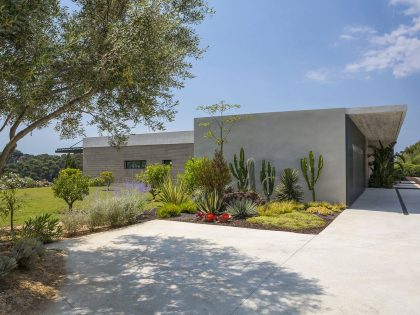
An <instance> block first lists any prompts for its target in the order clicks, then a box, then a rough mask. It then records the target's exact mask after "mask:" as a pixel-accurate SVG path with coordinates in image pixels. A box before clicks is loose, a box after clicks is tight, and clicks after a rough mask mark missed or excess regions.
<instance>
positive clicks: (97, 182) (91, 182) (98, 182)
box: [89, 177, 105, 187]
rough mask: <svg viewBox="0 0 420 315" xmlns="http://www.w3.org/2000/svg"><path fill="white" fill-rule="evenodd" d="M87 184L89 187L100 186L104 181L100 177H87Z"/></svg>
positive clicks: (103, 184)
mask: <svg viewBox="0 0 420 315" xmlns="http://www.w3.org/2000/svg"><path fill="white" fill-rule="evenodd" d="M89 186H90V187H100V186H105V182H104V180H103V179H102V178H100V177H90V178H89Z"/></svg>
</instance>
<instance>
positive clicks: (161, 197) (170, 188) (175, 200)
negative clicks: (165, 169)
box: [156, 176, 189, 205]
mask: <svg viewBox="0 0 420 315" xmlns="http://www.w3.org/2000/svg"><path fill="white" fill-rule="evenodd" d="M188 199H189V196H188V192H187V189H186V187H185V185H184V184H183V182H182V181H180V182H179V183H174V182H173V180H172V178H171V176H168V177H167V178H166V180H165V181H164V182H163V184H162V186H161V187H160V192H159V194H158V195H157V197H156V200H157V201H160V202H163V203H172V204H175V205H180V204H182V203H184V202H187V201H188Z"/></svg>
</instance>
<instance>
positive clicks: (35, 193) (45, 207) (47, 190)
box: [0, 187, 107, 226]
mask: <svg viewBox="0 0 420 315" xmlns="http://www.w3.org/2000/svg"><path fill="white" fill-rule="evenodd" d="M104 189H105V188H104V187H91V188H90V195H93V194H95V193H104V194H105V193H107V192H105V191H103V190H104ZM18 196H19V197H20V198H21V201H22V207H21V208H20V209H19V210H18V211H17V212H15V215H14V223H15V224H16V225H19V224H22V223H24V222H25V220H27V219H29V218H30V217H34V216H37V215H40V214H43V213H51V214H53V215H54V216H56V217H58V215H59V214H60V213H62V212H63V211H65V210H66V209H67V204H66V203H65V201H64V200H63V199H60V198H56V197H54V194H53V192H52V190H51V187H42V188H26V189H19V190H18ZM85 203H86V201H83V202H80V201H77V202H76V203H75V204H74V208H80V207H83V205H84V204H85ZM9 221H10V218H9V217H7V218H5V219H4V220H3V219H1V220H0V226H6V225H9V224H10V222H9Z"/></svg>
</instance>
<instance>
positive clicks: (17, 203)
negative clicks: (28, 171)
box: [0, 173, 22, 232]
mask: <svg viewBox="0 0 420 315" xmlns="http://www.w3.org/2000/svg"><path fill="white" fill-rule="evenodd" d="M21 187H22V185H21V179H20V177H19V175H18V174H15V173H9V174H5V175H3V176H1V178H0V216H2V217H7V216H8V215H10V230H11V231H12V232H13V230H14V226H13V218H14V214H15V212H16V211H17V210H19V208H20V207H21V206H22V202H21V199H20V198H19V197H18V196H17V189H18V188H21Z"/></svg>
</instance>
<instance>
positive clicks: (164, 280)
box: [49, 235, 325, 314]
mask: <svg viewBox="0 0 420 315" xmlns="http://www.w3.org/2000/svg"><path fill="white" fill-rule="evenodd" d="M78 241H79V240H71V244H70V246H69V248H70V251H71V253H70V255H69V263H68V265H69V268H70V271H69V272H70V275H69V277H68V281H67V283H66V285H65V286H64V288H63V290H62V295H63V299H62V300H61V301H58V302H57V303H56V304H55V305H53V306H52V307H51V308H50V312H49V314H52V313H60V314H63V313H67V314H70V313H71V314H93V313H94V314H105V313H106V314H153V313H160V314H170V313H171V314H172V313H188V314H231V313H232V312H234V311H235V310H236V308H237V307H239V306H240V305H241V303H242V302H243V300H244V299H246V298H247V297H249V296H250V295H251V294H252V293H254V291H255V290H257V289H259V290H257V291H256V293H257V294H254V295H253V296H252V303H243V305H242V306H241V311H240V313H241V314H243V313H244V310H245V311H246V312H249V313H254V312H255V313H258V314H262V313H277V314H278V313H287V314H293V313H300V312H302V311H306V312H311V311H315V310H317V309H318V308H319V297H320V296H321V295H323V294H325V293H324V290H323V289H322V288H321V287H320V286H319V284H318V283H317V281H316V280H314V279H305V278H302V277H301V276H300V275H299V274H297V273H294V272H290V271H288V270H287V269H284V268H282V267H279V266H278V265H275V264H273V263H271V262H263V261H257V260H256V259H252V258H250V257H248V256H246V255H243V254H242V253H240V252H238V251H237V250H236V249H235V248H233V247H221V246H218V245H216V244H213V243H211V242H208V241H205V240H199V239H186V238H181V237H156V236H153V237H151V236H139V235H124V236H120V237H117V238H115V239H113V240H111V241H110V242H109V245H107V246H104V247H100V248H96V249H95V250H85V249H83V250H81V249H80V248H83V246H82V247H77V242H78ZM72 248H73V249H72Z"/></svg>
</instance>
